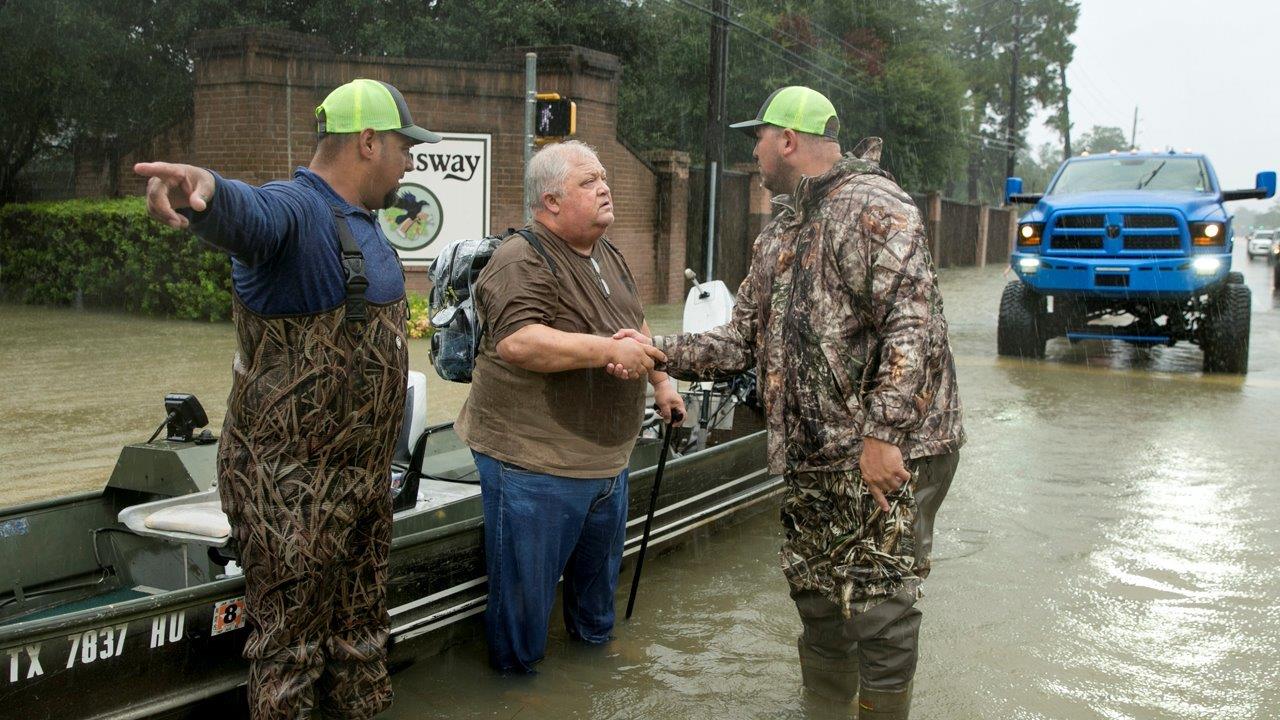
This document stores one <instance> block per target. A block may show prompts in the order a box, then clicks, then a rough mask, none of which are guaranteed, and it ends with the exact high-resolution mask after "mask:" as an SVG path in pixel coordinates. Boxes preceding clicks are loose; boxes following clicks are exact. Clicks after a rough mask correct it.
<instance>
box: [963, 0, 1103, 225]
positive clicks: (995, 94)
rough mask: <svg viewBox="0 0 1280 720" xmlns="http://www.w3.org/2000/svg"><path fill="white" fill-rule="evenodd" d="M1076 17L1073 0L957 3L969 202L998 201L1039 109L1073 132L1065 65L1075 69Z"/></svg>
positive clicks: (1052, 121) (1057, 123)
mask: <svg viewBox="0 0 1280 720" xmlns="http://www.w3.org/2000/svg"><path fill="white" fill-rule="evenodd" d="M1078 16H1079V7H1078V5H1077V3H1076V2H1075V0H955V2H954V3H953V4H952V8H951V14H950V17H949V20H948V26H949V29H950V34H951V39H952V40H951V47H952V51H953V53H954V55H955V59H956V62H957V63H958V64H959V66H960V68H961V70H962V71H963V73H964V75H965V79H966V82H967V85H968V90H969V92H968V101H969V102H968V110H967V113H966V116H967V118H968V123H967V126H966V128H965V132H966V134H967V137H968V141H969V162H968V171H967V181H968V183H967V185H968V195H969V199H970V200H971V201H977V200H978V199H980V198H983V197H985V198H986V199H989V200H994V199H996V198H998V197H999V196H1000V193H1001V190H1000V189H1001V188H1002V187H1003V185H1004V182H1003V176H1004V175H1005V174H1006V171H1007V170H1009V169H1010V167H1009V164H1010V163H1009V161H1010V159H1015V160H1016V158H1017V157H1018V151H1019V150H1020V149H1021V148H1022V147H1023V145H1024V143H1025V140H1024V138H1023V133H1024V132H1025V128H1026V126H1027V122H1028V120H1029V119H1030V118H1031V115H1032V112H1033V111H1034V110H1035V109H1036V108H1037V107H1040V108H1047V109H1050V110H1051V111H1052V114H1051V119H1050V122H1051V123H1052V124H1053V125H1054V127H1057V128H1059V129H1060V132H1065V133H1069V132H1070V130H1069V128H1067V129H1065V130H1063V129H1062V128H1064V126H1065V124H1066V123H1067V114H1066V112H1065V110H1064V107H1065V105H1064V103H1065V102H1066V97H1067V94H1066V93H1065V92H1064V91H1063V88H1062V80H1063V78H1064V77H1065V74H1064V73H1063V72H1062V68H1065V67H1066V66H1067V65H1068V64H1070V62H1071V58H1072V56H1073V54H1074V51H1075V46H1074V45H1073V44H1072V43H1071V34H1072V33H1073V32H1075V27H1076V21H1077V18H1078ZM1015 63H1016V66H1015ZM1015 68H1016V69H1015ZM1066 137H1067V136H1066V135H1064V144H1065V141H1066ZM1014 165H1015V167H1014V168H1013V169H1015V170H1016V162H1015V163H1014Z"/></svg>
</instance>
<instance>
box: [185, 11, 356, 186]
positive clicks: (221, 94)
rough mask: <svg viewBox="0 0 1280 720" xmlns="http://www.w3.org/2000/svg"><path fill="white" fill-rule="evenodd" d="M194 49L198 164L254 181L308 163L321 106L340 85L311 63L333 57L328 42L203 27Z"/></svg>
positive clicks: (277, 33) (299, 35) (260, 31)
mask: <svg viewBox="0 0 1280 720" xmlns="http://www.w3.org/2000/svg"><path fill="white" fill-rule="evenodd" d="M192 52H193V54H194V55H195V60H196V62H195V91H194V105H195V107H194V110H195V113H194V116H195V118H196V122H195V128H194V133H193V135H194V137H193V138H192V140H193V145H194V148H195V153H194V154H195V157H194V162H195V163H196V164H198V165H203V166H204V167H209V168H213V169H215V170H217V171H218V172H220V173H223V174H224V175H226V176H227V177H233V178H236V179H238V180H244V181H245V182H248V183H250V184H254V185H257V184H261V183H264V182H267V181H268V180H279V179H283V178H288V177H290V176H291V175H292V174H293V168H294V166H297V165H306V164H307V162H308V161H309V160H310V159H311V153H312V152H313V150H314V148H315V129H316V127H315V115H314V110H315V106H316V105H318V104H319V103H320V101H321V100H323V99H324V96H325V95H326V94H328V92H329V91H330V90H332V89H333V88H334V87H336V86H337V85H338V84H341V83H335V82H333V80H332V79H330V78H328V77H321V76H320V75H319V73H318V72H317V70H318V65H317V64H316V63H313V62H306V61H308V60H313V59H316V58H321V57H324V58H329V57H331V53H332V50H331V49H330V48H329V45H328V43H326V42H325V41H323V40H320V39H318V38H315V37H313V36H309V35H304V34H302V33H295V32H289V31H285V30H268V29H257V28H227V29H224V30H214V31H210V32H206V33H202V34H201V35H200V36H199V37H198V38H196V40H195V41H194V42H193V43H192ZM300 60H302V61H303V62H301V63H300V62H299V61H300ZM300 66H301V68H304V69H300ZM343 82H345V81H343Z"/></svg>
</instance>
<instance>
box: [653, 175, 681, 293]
mask: <svg viewBox="0 0 1280 720" xmlns="http://www.w3.org/2000/svg"><path fill="white" fill-rule="evenodd" d="M646 159H647V160H648V161H649V163H650V164H651V165H653V167H654V168H655V169H656V170H657V183H658V193H657V198H656V203H655V207H654V215H655V218H654V228H653V267H654V272H655V274H656V275H659V277H655V278H654V283H653V286H654V302H657V303H669V302H673V299H674V300H678V299H679V298H680V296H681V291H682V290H683V289H684V264H685V238H686V233H687V227H688V222H689V153H686V152H680V151H678V150H655V151H652V152H650V153H648V155H647V156H646Z"/></svg>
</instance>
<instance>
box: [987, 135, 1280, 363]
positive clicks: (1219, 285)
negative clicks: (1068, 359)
mask: <svg viewBox="0 0 1280 720" xmlns="http://www.w3.org/2000/svg"><path fill="white" fill-rule="evenodd" d="M1275 191H1276V174H1275V173H1274V172H1262V173H1258V176H1257V181H1256V183H1255V187H1253V188H1249V189H1247V190H1222V189H1221V188H1220V186H1219V185H1218V178H1217V176H1216V175H1215V174H1214V172H1213V166H1212V165H1210V163H1209V159H1208V158H1207V157H1205V156H1204V155H1200V154H1196V153H1175V152H1172V151H1170V152H1167V153H1162V152H1123V153H1120V152H1112V153H1110V154H1106V155H1101V154H1100V155H1093V156H1088V155H1085V156H1081V157H1075V158H1071V159H1069V160H1067V161H1066V162H1064V163H1063V164H1062V166H1061V167H1059V168H1058V171H1057V172H1056V173H1055V174H1054V176H1053V179H1052V180H1050V181H1049V185H1048V189H1047V190H1046V191H1045V192H1044V194H1026V193H1023V192H1022V180H1021V179H1020V178H1016V177H1011V178H1009V179H1008V180H1007V181H1006V183H1005V197H1006V200H1007V201H1008V202H1015V203H1017V202H1020V203H1035V207H1033V208H1032V209H1031V210H1030V211H1029V212H1027V213H1026V214H1025V215H1023V216H1022V218H1021V219H1020V220H1019V222H1018V229H1017V235H1016V241H1015V246H1014V252H1013V253H1012V256H1011V260H1010V262H1011V264H1012V266H1013V271H1014V272H1015V273H1017V276H1018V279H1017V280H1014V281H1012V282H1010V283H1009V284H1008V285H1007V286H1006V287H1005V289H1004V294H1003V296H1002V297H1001V299H1000V319H999V328H998V332H997V336H996V337H997V341H996V344H997V351H998V352H999V353H1000V354H1001V355H1010V356H1017V357H1044V349H1045V342H1046V341H1047V340H1049V339H1050V338H1055V337H1062V336H1064V335H1065V336H1066V337H1067V338H1069V339H1070V340H1072V341H1079V340H1090V339H1118V340H1123V341H1126V342H1130V343H1135V344H1141V345H1161V344H1164V345H1173V344H1174V343H1177V342H1179V341H1187V342H1191V343H1195V344H1197V345H1199V346H1200V347H1201V349H1202V350H1203V351H1204V369H1205V371H1206V372H1224V373H1244V372H1247V371H1248V367H1249V320H1250V310H1249V303H1250V299H1251V298H1250V293H1249V288H1248V287H1247V286H1245V284H1244V278H1243V276H1242V275H1241V274H1240V273H1238V272H1232V271H1231V250H1232V233H1231V216H1230V215H1228V214H1227V211H1226V208H1225V207H1224V206H1223V203H1225V202H1228V201H1231V200H1245V199H1251V198H1258V199H1264V198H1269V197H1272V196H1273V195H1275Z"/></svg>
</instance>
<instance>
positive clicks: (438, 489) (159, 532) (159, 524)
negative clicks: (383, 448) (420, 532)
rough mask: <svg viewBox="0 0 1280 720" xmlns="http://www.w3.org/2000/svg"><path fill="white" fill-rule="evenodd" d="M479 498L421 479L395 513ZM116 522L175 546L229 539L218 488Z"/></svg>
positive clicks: (133, 511)
mask: <svg viewBox="0 0 1280 720" xmlns="http://www.w3.org/2000/svg"><path fill="white" fill-rule="evenodd" d="M472 472H474V466H473V469H472ZM454 474H462V473H461V472H455V473H454ZM479 495H480V485H479V484H478V483H466V482H449V481H445V480H429V479H427V478H423V479H422V481H421V483H420V484H419V485H418V501H417V503H415V504H414V506H413V507H412V508H409V509H406V510H402V511H400V512H398V513H396V516H397V517H399V516H401V515H404V514H412V513H420V512H424V511H428V510H434V509H436V508H439V507H441V506H444V505H448V504H450V503H455V502H458V501H460V500H467V499H470V498H474V497H478V496H479ZM118 519H119V521H120V522H121V523H122V524H123V525H124V526H125V527H127V528H129V530H130V531H131V532H133V533H136V534H138V535H144V536H147V537H158V538H163V539H165V540H170V541H172V542H178V543H196V544H198V545H209V546H212V547H225V546H226V544H227V541H228V540H229V539H230V537H231V523H230V522H228V520H227V515H226V513H224V512H222V505H221V502H220V501H219V500H218V489H217V488H213V489H212V490H206V491H204V492H198V493H192V494H190V495H182V496H180V497H175V498H166V499H164V500H156V501H154V502H149V503H142V504H141V505H132V506H130V507H127V508H125V509H123V510H121V511H120V514H119V516H118Z"/></svg>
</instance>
